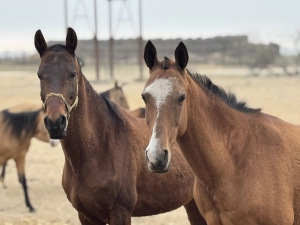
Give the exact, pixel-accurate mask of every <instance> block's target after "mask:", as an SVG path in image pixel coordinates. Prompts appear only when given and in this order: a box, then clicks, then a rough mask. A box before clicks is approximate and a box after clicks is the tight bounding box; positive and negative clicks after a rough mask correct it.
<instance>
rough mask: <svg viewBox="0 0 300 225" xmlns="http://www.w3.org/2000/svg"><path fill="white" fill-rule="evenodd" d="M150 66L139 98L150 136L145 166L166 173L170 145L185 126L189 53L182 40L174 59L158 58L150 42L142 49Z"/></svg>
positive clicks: (183, 130) (169, 156) (169, 157)
mask: <svg viewBox="0 0 300 225" xmlns="http://www.w3.org/2000/svg"><path fill="white" fill-rule="evenodd" d="M144 59H145V62H146V64H147V66H148V68H149V69H150V78H149V80H148V81H147V82H146V85H145V88H144V91H143V93H142V98H143V100H144V102H145V104H146V121H147V124H148V126H149V128H150V130H151V138H150V142H149V145H148V147H147V148H146V161H147V164H148V168H149V169H150V170H151V171H153V172H158V173H159V172H166V171H168V169H169V165H170V159H171V147H172V145H173V144H174V142H175V141H176V138H177V137H178V136H181V135H182V134H183V133H184V132H185V130H186V127H187V104H186V101H187V100H186V98H188V96H187V90H186V77H185V76H186V75H185V74H186V69H185V68H186V65H187V63H188V52H187V49H186V47H185V45H184V44H183V43H182V42H181V43H180V44H179V45H178V47H177V48H176V50H175V62H173V61H171V60H170V59H168V58H165V59H164V60H163V61H162V62H159V61H158V59H157V53H156V49H155V47H154V45H153V44H152V43H151V42H150V41H149V42H148V43H147V45H146V47H145V52H144Z"/></svg>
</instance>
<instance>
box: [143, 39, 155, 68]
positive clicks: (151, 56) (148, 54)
mask: <svg viewBox="0 0 300 225" xmlns="http://www.w3.org/2000/svg"><path fill="white" fill-rule="evenodd" d="M144 60H145V63H146V65H147V66H148V68H149V69H150V70H151V69H152V68H153V67H154V66H155V64H157V63H158V59H157V53H156V49H155V47H154V45H153V44H152V42H151V41H148V43H147V44H146V46H145V51H144Z"/></svg>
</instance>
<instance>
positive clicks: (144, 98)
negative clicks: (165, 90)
mask: <svg viewBox="0 0 300 225" xmlns="http://www.w3.org/2000/svg"><path fill="white" fill-rule="evenodd" d="M142 99H143V101H144V102H145V104H146V103H147V101H146V97H145V95H144V94H142Z"/></svg>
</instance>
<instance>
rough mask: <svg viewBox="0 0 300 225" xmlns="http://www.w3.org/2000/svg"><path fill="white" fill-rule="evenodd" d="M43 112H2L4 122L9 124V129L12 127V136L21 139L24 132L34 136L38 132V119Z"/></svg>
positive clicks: (6, 110)
mask: <svg viewBox="0 0 300 225" xmlns="http://www.w3.org/2000/svg"><path fill="white" fill-rule="evenodd" d="M41 110H42V109H39V110H36V111H32V112H19V113H12V112H9V111H8V109H5V110H3V111H2V114H3V122H4V123H7V128H9V127H11V129H12V131H11V132H12V135H14V136H16V137H17V138H20V137H21V134H22V132H23V131H25V133H26V135H33V134H34V133H35V131H36V125H37V121H36V119H37V117H38V115H39V113H40V111H41Z"/></svg>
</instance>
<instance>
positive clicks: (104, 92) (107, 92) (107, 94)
mask: <svg viewBox="0 0 300 225" xmlns="http://www.w3.org/2000/svg"><path fill="white" fill-rule="evenodd" d="M109 93H110V90H107V91H103V92H101V93H99V95H100V96H102V97H103V98H105V99H109Z"/></svg>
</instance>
